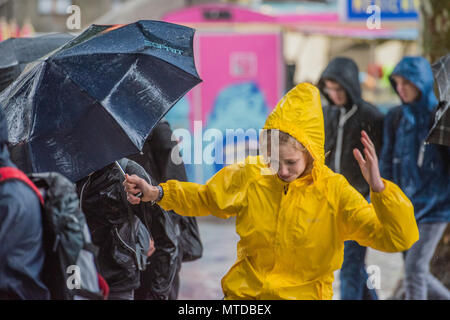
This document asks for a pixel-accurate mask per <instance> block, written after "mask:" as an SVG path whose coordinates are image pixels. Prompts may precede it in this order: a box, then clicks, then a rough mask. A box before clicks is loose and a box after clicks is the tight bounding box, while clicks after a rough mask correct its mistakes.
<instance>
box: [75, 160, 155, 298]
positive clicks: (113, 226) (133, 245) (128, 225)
mask: <svg viewBox="0 0 450 320" xmlns="http://www.w3.org/2000/svg"><path fill="white" fill-rule="evenodd" d="M118 163H119V164H120V166H121V168H122V169H123V170H124V171H125V172H128V173H130V174H136V175H137V176H140V177H142V178H143V179H145V181H147V182H148V183H150V182H151V178H150V177H149V176H148V175H147V173H146V172H145V170H144V169H143V168H142V167H141V166H140V165H138V164H137V163H135V162H134V161H131V160H128V159H126V158H123V159H120V160H118ZM123 180H124V177H123V174H122V172H121V171H120V169H119V168H118V167H117V165H116V164H115V163H112V164H109V165H107V166H105V167H104V168H102V169H100V170H97V171H95V172H93V173H91V174H90V175H89V176H87V177H85V178H83V179H81V180H80V181H78V182H77V193H78V195H79V198H80V206H81V209H82V210H83V212H84V214H85V215H86V222H87V224H88V226H89V229H90V231H91V235H92V242H93V244H94V245H96V246H97V247H98V257H97V259H98V269H99V272H100V274H102V276H103V277H104V278H105V280H106V282H107V283H108V285H109V288H110V293H109V297H108V299H109V300H133V299H134V291H135V290H136V289H138V288H139V287H140V279H141V273H142V272H143V270H145V269H146V268H147V256H150V255H151V254H152V253H153V252H152V250H154V248H153V247H152V243H151V241H150V240H151V235H150V233H149V230H150V218H151V213H152V210H151V205H150V203H143V204H141V205H138V206H132V205H131V204H130V203H128V201H127V196H126V194H125V192H124V190H123V188H122V182H123Z"/></svg>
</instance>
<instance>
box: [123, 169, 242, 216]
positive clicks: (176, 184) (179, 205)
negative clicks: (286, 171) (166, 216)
mask: <svg viewBox="0 0 450 320" xmlns="http://www.w3.org/2000/svg"><path fill="white" fill-rule="evenodd" d="M244 171H245V169H244V164H232V165H229V166H227V167H225V168H223V169H222V170H220V171H219V172H217V173H216V174H215V175H214V176H213V177H212V178H211V179H210V180H208V181H207V182H206V184H205V185H201V184H197V183H192V182H180V181H177V180H169V181H167V182H166V183H161V184H160V186H161V187H162V188H163V192H164V196H163V197H162V199H161V200H160V201H159V202H158V204H159V205H160V206H161V208H163V209H164V210H173V211H175V212H176V213H178V214H180V215H184V216H206V215H209V214H212V215H215V216H218V217H220V218H229V217H230V216H233V215H236V214H237V213H238V212H239V211H240V210H241V209H242V207H243V206H246V196H245V195H246V185H245V177H244ZM124 186H125V190H126V191H127V193H128V200H129V201H130V202H131V203H133V204H136V203H139V202H140V199H139V198H137V197H135V196H133V194H136V193H138V192H141V191H142V194H143V197H142V201H156V200H157V198H158V196H159V190H158V188H157V187H154V186H150V185H149V184H148V183H146V182H145V181H144V180H142V179H140V178H138V177H136V176H127V178H126V181H125V182H124Z"/></svg>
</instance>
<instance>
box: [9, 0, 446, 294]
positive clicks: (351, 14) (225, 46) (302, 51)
mask: <svg viewBox="0 0 450 320" xmlns="http://www.w3.org/2000/svg"><path fill="white" fill-rule="evenodd" d="M374 3H375V4H377V5H378V6H379V7H380V8H381V12H380V15H379V16H378V18H380V19H379V20H377V19H376V18H377V17H376V16H374V13H373V12H372V13H367V12H366V11H367V8H368V6H370V5H371V4H374ZM141 19H145V20H164V21H168V22H172V23H177V24H182V25H187V26H190V27H193V28H195V29H196V35H195V38H194V53H195V60H196V67H197V70H198V72H199V75H200V77H201V78H202V79H203V83H201V84H200V85H198V86H197V87H195V88H194V89H193V90H192V91H191V92H189V93H188V94H187V95H186V96H185V97H184V98H182V99H181V100H180V101H179V102H178V103H177V105H176V106H175V107H174V108H173V109H172V110H171V111H170V112H169V113H168V114H167V115H166V118H167V120H168V121H169V123H170V124H171V127H172V129H173V130H174V129H177V128H183V129H187V130H189V131H190V132H191V133H192V135H193V130H194V121H202V122H201V123H202V129H203V131H205V130H207V129H209V128H215V129H219V130H220V131H221V132H222V134H223V140H222V141H215V142H214V143H216V144H221V145H222V146H223V147H224V148H225V149H224V150H225V152H224V154H226V153H236V150H238V149H239V148H244V149H245V150H246V152H247V153H248V152H249V151H250V149H252V148H255V146H256V144H255V143H251V142H252V139H257V137H256V138H251V137H246V138H245V139H243V140H237V141H236V140H235V139H234V138H233V139H226V129H237V128H241V129H244V130H247V129H254V130H259V129H260V128H261V127H262V126H263V124H264V121H265V119H266V116H267V115H268V114H269V113H270V111H271V110H272V108H273V107H274V106H275V105H276V104H277V102H278V100H279V99H280V98H281V97H282V96H283V95H284V94H285V93H286V92H287V91H289V90H290V89H291V88H292V87H293V86H295V85H296V84H298V83H300V82H311V83H313V84H316V82H317V81H318V79H319V76H320V74H321V73H322V71H323V70H324V68H325V67H326V65H327V64H328V62H329V61H330V60H331V59H332V58H334V57H336V56H346V57H350V58H352V59H354V60H355V61H356V63H357V64H358V66H359V70H360V74H359V79H360V82H361V86H362V92H363V98H364V99H365V100H367V101H369V102H371V103H373V104H374V105H376V106H377V107H378V108H380V110H381V111H382V112H387V110H388V109H389V108H391V107H393V106H395V105H397V104H398V103H399V102H400V101H399V100H398V98H397V95H395V94H394V91H393V90H392V88H391V86H390V84H389V81H388V76H389V74H390V72H391V71H392V69H393V67H394V66H395V65H396V64H397V63H398V62H399V61H400V60H401V58H402V57H403V56H405V55H422V56H424V57H426V58H427V59H428V60H429V61H430V63H433V62H435V61H436V60H437V59H438V58H439V57H441V56H443V55H445V54H446V53H448V52H449V48H450V1H433V0H424V1H419V0H379V1H368V0H366V1H364V0H334V1H333V0H328V1H326V0H323V1H319V0H317V1H274V0H272V1H262V0H253V1H252V0H242V1H238V0H235V1H205V0H96V1H90V0H72V1H71V0H0V41H4V40H6V39H8V38H13V37H34V36H39V35H43V34H48V33H55V32H58V33H70V34H72V35H77V34H79V33H81V32H82V31H83V30H84V29H85V28H87V27H88V26H89V25H91V24H126V23H131V22H134V21H137V20H141ZM0 59H1V57H0ZM253 142H254V141H253ZM207 145H208V142H204V143H203V145H202V146H201V149H202V150H204V148H205V147H206V146H207ZM197 147H198V146H197ZM193 149H194V145H192V146H191V151H192V150H193ZM188 153H189V150H186V149H183V157H184V158H185V160H188V158H187V157H186V155H187V154H188ZM224 156H225V155H224ZM235 156H236V157H237V155H235ZM216 160H217V159H216ZM236 160H239V159H236ZM186 162H187V163H186V169H187V174H188V178H189V180H190V181H192V182H198V183H204V182H205V181H206V180H207V179H209V178H210V177H211V176H212V175H213V174H214V173H215V172H217V171H218V170H220V168H221V167H222V166H223V165H222V164H214V165H207V164H195V165H194V164H190V163H188V162H189V161H186ZM217 220H219V219H214V218H209V217H208V218H199V225H200V231H201V233H202V236H203V240H204V245H205V250H204V257H203V258H202V259H200V260H198V261H194V262H190V263H186V264H184V266H183V269H182V280H181V292H180V298H188V299H189V298H192V299H220V298H222V293H221V289H220V279H221V277H222V276H223V275H224V274H225V272H226V271H227V270H228V268H229V267H230V266H231V265H232V263H233V262H234V259H235V254H236V242H237V240H238V239H237V235H236V234H235V231H234V221H233V220H232V219H230V220H229V221H217ZM449 241H450V239H449V236H448V232H447V237H446V236H444V238H443V240H442V241H441V242H442V243H441V247H440V248H438V250H437V252H438V251H439V250H444V249H443V248H444V242H445V243H448V242H449ZM446 248H448V245H446ZM445 250H448V249H445ZM434 261H435V262H436V261H437V260H436V259H435V260H434ZM437 262H439V261H437ZM437 262H436V263H435V266H434V268H441V269H442V264H440V263H437ZM367 264H368V265H370V264H376V265H379V266H380V268H381V290H380V297H381V298H384V299H385V298H388V297H389V295H390V294H391V293H392V291H393V290H394V289H395V285H396V281H397V280H398V279H399V278H400V277H401V276H402V267H403V265H402V264H403V262H402V259H401V256H400V254H398V255H397V254H385V253H380V252H375V251H374V250H369V253H368V262H367ZM432 270H433V269H432ZM441 273H442V272H441ZM442 274H443V277H447V278H446V279H445V281H446V283H447V284H448V283H450V279H448V277H450V275H448V274H446V273H445V272H444V273H442ZM338 286H339V283H338V281H335V289H337V288H338ZM338 298H339V296H338V290H335V299H338Z"/></svg>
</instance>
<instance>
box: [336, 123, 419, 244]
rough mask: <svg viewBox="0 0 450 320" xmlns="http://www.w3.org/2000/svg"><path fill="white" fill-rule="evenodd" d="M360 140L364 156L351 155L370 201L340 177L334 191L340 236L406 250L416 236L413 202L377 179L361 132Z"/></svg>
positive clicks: (370, 149) (370, 147)
mask: <svg viewBox="0 0 450 320" xmlns="http://www.w3.org/2000/svg"><path fill="white" fill-rule="evenodd" d="M361 142H362V143H363V145H364V155H365V157H363V156H362V155H361V153H360V152H359V150H356V149H355V150H354V156H355V158H356V160H357V161H358V164H359V166H360V168H361V172H362V174H363V176H364V178H365V179H366V181H367V183H368V184H369V186H370V189H371V193H370V198H371V202H372V203H371V204H368V203H367V201H366V200H365V199H364V198H363V196H362V195H361V194H359V193H358V192H357V191H356V190H355V189H354V188H353V187H352V186H351V185H350V184H349V183H348V182H347V181H346V180H345V179H342V180H341V183H340V184H339V185H338V186H336V187H337V189H336V190H339V191H338V193H339V201H338V206H337V211H338V221H339V223H340V231H341V235H342V238H343V240H344V241H345V240H355V241H357V242H358V243H359V244H360V245H362V246H369V247H372V248H374V249H377V250H380V251H386V252H398V251H404V250H407V249H409V248H410V247H411V246H412V245H413V244H414V242H416V241H417V240H418V239H419V230H418V228H417V223H416V220H415V217H414V208H413V205H412V204H411V201H410V200H409V199H408V198H407V197H406V196H405V194H404V193H403V192H402V190H401V189H400V188H399V187H398V186H397V185H395V184H394V183H392V182H390V181H388V180H385V179H382V178H381V176H380V171H379V169H378V159H377V156H376V152H375V147H374V145H373V143H372V142H371V140H370V138H369V137H368V136H367V134H366V133H365V132H364V131H363V132H362V138H361Z"/></svg>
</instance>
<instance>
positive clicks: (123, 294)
mask: <svg viewBox="0 0 450 320" xmlns="http://www.w3.org/2000/svg"><path fill="white" fill-rule="evenodd" d="M108 300H134V290H128V291H120V292H110V293H109V296H108Z"/></svg>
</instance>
